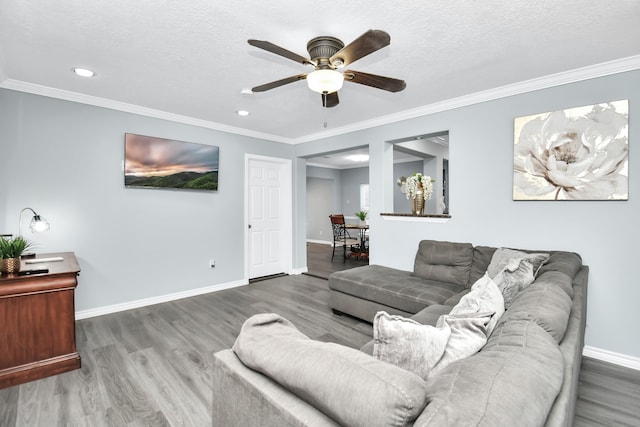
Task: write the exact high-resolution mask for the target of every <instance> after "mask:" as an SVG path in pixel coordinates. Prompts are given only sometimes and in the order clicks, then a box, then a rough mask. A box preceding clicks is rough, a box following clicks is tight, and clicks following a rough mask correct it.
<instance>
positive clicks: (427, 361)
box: [373, 311, 451, 381]
mask: <svg viewBox="0 0 640 427" xmlns="http://www.w3.org/2000/svg"><path fill="white" fill-rule="evenodd" d="M450 336H451V329H450V328H449V326H448V325H445V327H442V328H436V327H435V326H431V325H421V324H420V323H418V322H416V321H415V320H411V319H407V318H405V317H402V316H392V315H390V314H388V313H386V312H384V311H381V312H378V314H376V317H375V318H374V319H373V342H374V344H373V357H375V358H376V359H379V360H382V361H384V362H388V363H392V364H394V365H396V366H398V367H400V368H402V369H405V370H407V371H409V372H413V373H414V374H416V375H418V376H419V377H420V378H422V379H424V380H425V381H426V380H427V378H428V377H429V374H430V373H431V370H432V369H433V367H434V366H435V365H436V363H438V362H439V361H440V359H441V358H442V355H443V354H444V351H445V348H446V346H447V342H448V341H449V337H450Z"/></svg>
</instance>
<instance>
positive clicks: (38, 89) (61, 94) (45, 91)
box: [0, 79, 293, 144]
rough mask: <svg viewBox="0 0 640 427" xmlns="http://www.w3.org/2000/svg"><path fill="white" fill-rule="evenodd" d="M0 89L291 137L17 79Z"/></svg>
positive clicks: (212, 126) (216, 127)
mask: <svg viewBox="0 0 640 427" xmlns="http://www.w3.org/2000/svg"><path fill="white" fill-rule="evenodd" d="M0 87H1V88H5V89H11V90H16V91H19V92H26V93H31V94H34V95H41V96H47V97H50V98H57V99H62V100H65V101H73V102H78V103H80V104H87V105H93V106H96V107H103V108H109V109H111V110H117V111H124V112H127V113H133V114H139V115H141V116H147V117H153V118H156V119H163V120H169V121H172V122H177V123H184V124H187V125H193V126H199V127H202V128H207V129H213V130H218V131H222V132H227V133H233V134H237V135H243V136H248V137H251V138H258V139H266V140H268V141H274V142H282V143H285V144H292V143H293V141H292V140H291V138H286V137H282V136H278V135H272V134H268V133H263V132H256V131H252V130H248V129H243V128H239V127H235V126H229V125H224V124H221V123H216V122H211V121H208V120H202V119H196V118H193V117H188V116H182V115H180V114H173V113H168V112H166V111H161V110H154V109H153V108H146V107H141V106H139V105H134V104H127V103H125V102H119V101H113V100H111V99H106V98H100V97H97V96H90V95H83V94H81V93H77V92H70V91H66V90H61V89H55V88H52V87H48V86H41V85H36V84H32V83H26V82H22V81H18V80H13V79H7V80H5V81H3V82H2V83H0Z"/></svg>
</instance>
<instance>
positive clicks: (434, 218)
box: [380, 213, 451, 223]
mask: <svg viewBox="0 0 640 427" xmlns="http://www.w3.org/2000/svg"><path fill="white" fill-rule="evenodd" d="M380 216H381V217H382V219H384V220H386V221H405V222H416V221H417V222H436V223H446V222H449V220H450V219H451V215H443V214H424V215H414V214H409V213H381V214H380Z"/></svg>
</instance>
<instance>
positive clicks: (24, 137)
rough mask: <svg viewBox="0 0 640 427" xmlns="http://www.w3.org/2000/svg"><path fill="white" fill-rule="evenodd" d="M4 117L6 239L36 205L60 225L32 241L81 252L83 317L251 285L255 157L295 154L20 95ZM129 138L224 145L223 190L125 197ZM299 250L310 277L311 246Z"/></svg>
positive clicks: (1, 193) (297, 260) (298, 260)
mask: <svg viewBox="0 0 640 427" xmlns="http://www.w3.org/2000/svg"><path fill="white" fill-rule="evenodd" d="M0 109H1V110H0V111H2V113H3V114H2V115H0V156H2V160H1V161H0V162H2V166H3V167H2V172H0V173H1V174H2V175H0V178H2V186H1V187H2V190H0V199H5V200H6V204H5V206H4V207H3V209H2V210H1V211H0V230H2V229H4V230H9V232H16V230H15V229H16V228H17V222H18V212H19V211H20V209H22V208H23V207H25V206H30V207H32V208H34V209H35V210H36V211H38V212H39V213H40V214H42V215H43V216H45V217H46V218H47V219H48V220H49V222H50V223H51V230H50V231H49V232H47V233H42V234H38V235H35V236H28V237H33V239H34V240H36V242H38V244H39V247H38V252H56V251H73V252H75V253H76V255H77V256H78V258H79V261H80V265H81V267H82V273H81V276H80V280H79V286H78V289H77V293H76V309H77V310H87V309H93V308H97V307H104V306H109V305H113V304H118V303H125V302H129V301H135V300H139V299H145V298H150V297H156V296H161V295H166V294H171V293H176V292H181V291H188V290H192V289H197V288H202V287H207V286H211V285H216V284H225V283H230V282H237V281H242V280H243V279H244V275H245V273H244V253H245V247H244V230H245V225H244V224H243V222H244V162H245V153H251V154H256V155H263V156H271V157H280V158H289V159H293V156H292V153H293V148H292V146H291V145H287V144H281V143H275V142H270V141H264V140H258V139H253V138H249V137H244V136H239V135H233V134H228V133H223V132H218V131H215V130H210V129H205V128H200V127H196V126H189V125H184V124H179V123H174V122H169V121H165V120H159V119H154V118H149V117H145V116H140V115H136V114H130V113H124V112H119V111H114V110H109V109H105V108H99V107H92V106H88V105H83V104H78V103H74V102H68V101H62V100H56V99H53V98H46V97H42V96H36V95H30V94H26V93H20V92H14V91H10V90H0ZM125 132H131V133H138V134H142V135H151V136H158V137H163V138H172V139H178V140H183V141H190V142H197V143H203V144H210V145H218V146H219V147H220V181H219V191H218V192H190V191H177V190H152V189H130V188H128V189H125V188H124V186H123V181H124V180H123V171H122V161H123V155H124V153H123V150H124V133H125ZM299 163H301V164H302V169H301V170H302V172H301V173H302V174H304V161H302V162H294V171H295V170H297V168H300V166H301V165H300V164H299ZM298 174H300V170H298ZM297 192H300V193H301V194H302V197H304V194H305V191H304V188H303V189H300V188H299V187H296V186H294V194H297ZM298 200H300V199H299V198H296V200H294V206H293V209H294V211H295V212H302V213H304V211H305V208H304V205H303V206H298V204H297V201H298ZM301 200H304V198H302V199H301ZM27 221H28V219H27V218H26V215H25V224H26V222H27ZM299 222H300V220H299V218H298V217H296V216H294V226H296V227H298V226H299ZM294 248H295V250H296V253H295V255H294V261H293V264H294V268H296V267H297V268H300V267H304V266H305V265H306V259H305V256H304V246H303V247H300V246H299V245H295V246H294ZM301 254H302V255H301ZM210 258H214V259H215V260H216V267H215V268H214V269H210V268H209V266H208V260H209V259H210Z"/></svg>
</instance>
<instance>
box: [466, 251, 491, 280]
mask: <svg viewBox="0 0 640 427" xmlns="http://www.w3.org/2000/svg"><path fill="white" fill-rule="evenodd" d="M497 249H498V248H494V247H491V246H474V247H473V262H472V263H471V273H470V275H469V281H470V283H475V282H476V281H477V280H478V279H479V278H481V277H482V276H484V273H486V272H487V268H488V267H489V263H491V258H492V257H493V254H494V252H495V251H496V250H497Z"/></svg>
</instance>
